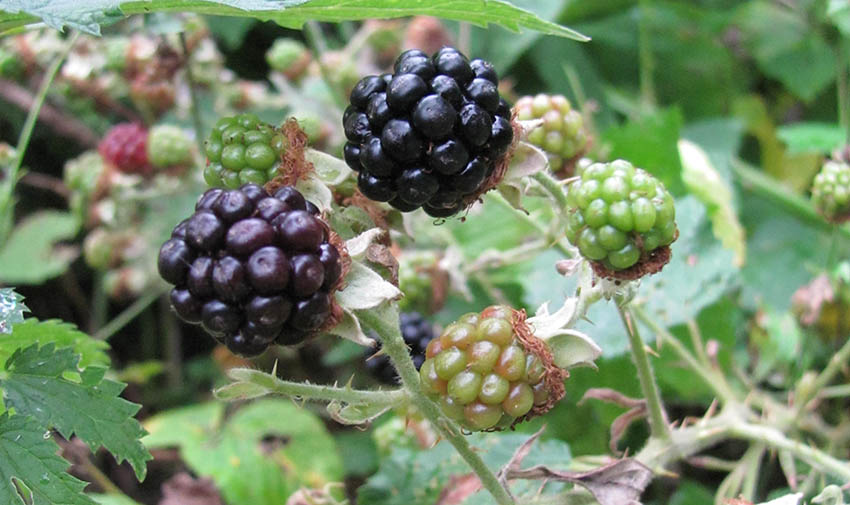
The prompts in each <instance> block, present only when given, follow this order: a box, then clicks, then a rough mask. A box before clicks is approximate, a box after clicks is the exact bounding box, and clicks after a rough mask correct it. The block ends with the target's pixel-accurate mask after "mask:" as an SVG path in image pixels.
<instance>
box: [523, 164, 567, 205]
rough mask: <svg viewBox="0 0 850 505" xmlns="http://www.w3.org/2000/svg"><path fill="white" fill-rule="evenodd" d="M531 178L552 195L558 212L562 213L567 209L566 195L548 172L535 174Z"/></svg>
mask: <svg viewBox="0 0 850 505" xmlns="http://www.w3.org/2000/svg"><path fill="white" fill-rule="evenodd" d="M531 177H532V178H533V179H534V180H535V181H537V183H538V184H540V185H541V186H543V189H545V190H546V191H547V192H548V193H549V194H550V195H552V197H553V198H554V199H555V202H557V204H558V207H559V208H560V210H562V211H563V210H565V209H566V208H567V207H568V204H567V194H566V193H565V192H564V188H563V186H561V183H560V182H559V181H558V180H556V179H555V178H554V177H552V174H550V173H549V172H548V171H541V172H537V173H535V174H534V175H532V176H531Z"/></svg>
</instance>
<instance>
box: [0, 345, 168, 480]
mask: <svg viewBox="0 0 850 505" xmlns="http://www.w3.org/2000/svg"><path fill="white" fill-rule="evenodd" d="M79 359H80V358H79V356H77V355H76V354H74V351H73V349H71V348H67V347H65V348H61V349H56V347H55V346H54V345H53V344H48V345H45V346H42V347H39V346H38V344H34V345H31V346H29V347H27V348H25V349H19V350H18V351H16V352H15V353H14V354H13V355H12V357H10V358H9V360H8V361H7V362H6V371H5V373H4V377H3V379H2V380H0V388H2V389H3V396H4V398H5V400H6V405H7V406H9V407H14V409H15V412H16V414H17V415H29V416H32V417H33V418H34V419H35V420H36V421H38V422H39V423H40V426H41V428H42V429H50V428H54V429H56V430H57V431H59V433H61V434H62V436H64V437H65V438H70V437H71V436H72V435H76V436H77V437H79V438H80V439H81V440H83V441H84V442H85V443H86V444H87V445H88V446H89V447H90V448H91V449H92V450H93V451H94V450H96V449H97V448H99V447H101V446H103V447H104V448H106V449H107V450H108V451H109V452H111V453H112V454H113V455H114V456H115V457H116V459H118V461H119V462H120V461H123V460H127V461H128V462H129V463H130V465H131V466H132V467H133V470H135V472H136V476H137V477H138V478H139V479H140V480H141V479H144V476H145V473H146V471H147V467H146V462H147V461H148V460H150V459H152V457H151V455H150V453H149V452H148V451H147V449H145V447H144V446H143V445H142V444H141V442H140V441H139V439H140V438H141V437H142V436H144V435H145V431H144V430H143V429H142V427H141V426H140V425H139V423H138V422H137V421H136V420H135V419H134V418H133V416H134V415H135V414H136V412H137V411H138V410H139V405H136V404H134V403H130V402H128V401H127V400H124V399H123V398H121V397H119V396H118V395H119V394H120V393H121V391H122V390H123V389H124V384H121V383H119V382H114V381H111V380H109V379H105V378H104V373H105V372H106V368H103V367H96V366H90V367H88V368H86V369H84V370H82V372H80V373H79V377H80V380H79V381H72V380H69V379H68V378H66V374H68V373H75V372H78V371H79V365H78V363H79Z"/></svg>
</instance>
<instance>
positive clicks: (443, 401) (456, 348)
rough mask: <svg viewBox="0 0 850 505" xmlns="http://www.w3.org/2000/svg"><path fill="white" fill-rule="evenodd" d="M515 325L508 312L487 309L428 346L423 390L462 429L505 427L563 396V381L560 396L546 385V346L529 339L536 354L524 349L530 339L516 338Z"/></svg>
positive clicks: (462, 320)
mask: <svg viewBox="0 0 850 505" xmlns="http://www.w3.org/2000/svg"><path fill="white" fill-rule="evenodd" d="M517 323H520V324H523V325H524V324H525V323H524V319H523V320H521V321H520V320H518V319H516V316H515V312H514V311H513V310H512V309H510V308H508V307H503V306H493V307H488V308H487V309H484V310H483V311H482V312H481V313H480V314H479V313H469V314H466V315H464V316H462V317H461V318H460V319H459V320H458V321H457V322H455V323H453V324H450V325H449V326H447V327H446V329H445V330H444V331H443V333H442V335H440V337H439V338H435V339H433V340H432V341H431V342H430V343H429V344H428V347H427V349H426V352H425V356H426V359H425V362H424V363H423V364H422V367H421V368H420V369H419V376H420V378H421V380H422V382H421V384H422V389H423V390H424V391H425V393H426V394H428V395H429V396H430V397H431V398H432V399H433V400H434V401H436V402H437V403H438V404H439V405H440V407H441V408H442V410H443V413H445V414H446V415H447V416H448V417H450V418H452V419H454V420H455V421H457V422H458V423H460V424H461V426H463V427H464V428H467V429H469V430H471V431H480V430H489V429H499V428H504V427H508V426H511V425H512V424H514V423H516V422H519V421H521V420H523V419H525V418H528V417H531V416H532V415H535V414H537V413H541V412H545V411H546V410H548V409H549V408H550V407H551V403H552V401H551V400H552V399H554V400H558V399H560V396H562V395H563V384H562V383H561V378H559V379H558V380H557V382H558V385H557V387H559V388H560V390H559V391H551V388H552V387H553V384H552V383H550V382H548V381H547V375H548V374H547V367H546V365H545V364H544V362H545V360H544V357H543V356H541V355H539V351H540V350H541V349H543V350H544V352H545V353H548V352H549V351H548V348H547V347H546V344H545V343H543V342H542V341H540V340H537V339H536V338H535V337H533V336H531V337H530V338H532V339H535V340H536V346H535V347H536V350H533V349H530V348H528V346H527V340H524V338H528V335H525V336H524V337H523V336H522V335H520V334H518V333H517V328H518V326H517ZM526 328H527V327H526ZM529 335H530V334H529ZM549 357H550V358H551V354H549ZM549 362H550V365H551V359H549ZM551 366H553V365H551ZM559 377H563V376H559ZM550 394H552V396H553V398H551V399H550Z"/></svg>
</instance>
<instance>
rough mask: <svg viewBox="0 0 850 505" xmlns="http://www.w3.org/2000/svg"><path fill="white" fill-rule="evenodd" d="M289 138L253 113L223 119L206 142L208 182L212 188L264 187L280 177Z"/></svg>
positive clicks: (205, 172)
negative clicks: (251, 184) (252, 185)
mask: <svg viewBox="0 0 850 505" xmlns="http://www.w3.org/2000/svg"><path fill="white" fill-rule="evenodd" d="M286 145H287V140H286V137H285V136H284V135H283V134H282V133H281V132H279V131H278V130H276V129H275V128H274V127H273V126H272V125H270V124H268V123H264V122H262V121H260V119H259V118H258V117H257V116H255V115H253V114H241V115H239V116H233V117H226V118H222V119H219V120H218V122H217V123H216V124H215V126H214V127H213V129H212V132H211V133H210V136H209V138H208V139H207V140H206V141H205V142H204V151H205V152H206V155H207V167H206V168H205V169H204V180H206V182H207V184H209V185H210V186H212V187H222V186H223V187H226V188H230V189H236V188H238V187H240V186H242V185H243V184H248V183H254V184H260V185H263V184H265V183H267V182H268V181H269V180H271V179H273V178H274V177H275V176H276V175H277V174H278V168H279V167H280V160H281V156H282V155H283V153H284V151H286Z"/></svg>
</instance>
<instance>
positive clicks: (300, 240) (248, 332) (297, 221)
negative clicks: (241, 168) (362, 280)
mask: <svg viewBox="0 0 850 505" xmlns="http://www.w3.org/2000/svg"><path fill="white" fill-rule="evenodd" d="M329 235H330V230H329V228H328V225H327V224H326V223H325V222H324V221H323V220H322V219H321V218H320V217H319V216H318V209H317V208H316V207H315V206H314V205H313V204H312V203H310V202H308V201H306V200H305V199H304V197H303V196H302V195H301V193H299V192H298V191H297V190H296V189H295V188H293V187H290V186H284V187H282V188H280V189H278V190H277V192H276V193H275V194H274V195H273V196H272V195H269V193H268V192H266V190H265V189H263V188H262V187H260V186H258V185H256V184H246V185H244V186H242V187H240V188H239V189H236V190H229V191H226V190H222V189H218V188H215V189H210V190H208V191H207V192H206V193H204V194H203V196H201V198H200V199H199V200H198V203H197V205H196V206H195V213H194V214H193V215H192V216H191V217H189V218H188V219H186V220H184V221H182V222H181V223H180V224H178V225H177V226H176V227H175V228H174V231H173V233H172V235H171V239H170V240H168V241H167V242H165V244H163V246H162V248H161V249H160V252H159V261H158V267H159V273H160V275H161V276H162V278H163V279H165V280H166V281H168V282H169V283H171V284H174V286H175V287H174V289H173V290H172V291H171V303H172V306H173V307H174V310H175V311H176V312H177V315H178V316H179V317H180V318H181V319H183V320H184V321H186V322H188V323H200V324H201V325H202V326H203V328H204V329H205V330H206V331H207V332H209V333H210V334H212V335H213V336H214V337H215V338H216V339H218V340H219V341H221V342H222V343H224V344H225V345H226V346H227V347H228V348H229V349H230V350H231V351H233V352H234V353H236V354H241V355H243V356H255V355H258V354H260V353H262V352H263V351H264V350H265V349H266V348H267V347H268V346H269V345H271V344H272V343H273V342H275V341H277V342H278V343H279V344H281V345H294V344H298V343H301V342H303V341H304V340H306V339H307V338H308V337H310V336H311V335H312V334H314V333H315V332H317V331H318V330H320V329H321V328H322V327H323V325H325V323H326V322H327V321H328V320H329V318H331V316H332V303H333V301H332V298H331V297H332V294H331V293H332V291H333V290H334V289H335V288H336V287H337V283H338V280H339V279H340V276H341V274H342V262H341V259H340V254H339V251H338V250H337V248H336V247H335V246H334V245H333V244H331V243H329V242H328V240H329V238H330V237H329Z"/></svg>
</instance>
